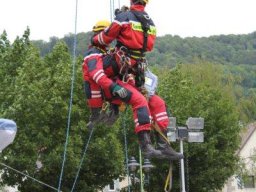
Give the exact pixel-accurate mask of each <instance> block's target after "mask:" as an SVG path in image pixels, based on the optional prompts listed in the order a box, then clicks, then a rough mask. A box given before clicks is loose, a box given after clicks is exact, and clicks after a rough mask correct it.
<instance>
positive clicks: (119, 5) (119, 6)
mask: <svg viewBox="0 0 256 192" xmlns="http://www.w3.org/2000/svg"><path fill="white" fill-rule="evenodd" d="M118 8H119V9H121V4H120V0H118Z"/></svg>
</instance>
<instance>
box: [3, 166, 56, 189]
mask: <svg viewBox="0 0 256 192" xmlns="http://www.w3.org/2000/svg"><path fill="white" fill-rule="evenodd" d="M0 165H2V166H4V167H6V168H8V169H11V170H13V171H15V172H17V173H19V174H21V175H23V176H25V177H26V178H29V179H32V180H33V181H36V182H38V183H40V184H42V185H44V186H46V187H49V188H51V189H53V190H54V191H58V189H57V188H55V187H52V186H50V185H48V184H46V183H44V182H42V181H39V180H37V179H35V178H33V177H31V176H29V175H27V174H25V173H22V172H21V171H19V170H17V169H14V168H12V167H10V166H8V165H6V164H4V163H0Z"/></svg>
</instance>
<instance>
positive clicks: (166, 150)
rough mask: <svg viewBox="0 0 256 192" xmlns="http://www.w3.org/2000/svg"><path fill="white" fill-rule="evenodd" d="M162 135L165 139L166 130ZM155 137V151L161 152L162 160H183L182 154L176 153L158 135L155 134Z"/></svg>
mask: <svg viewBox="0 0 256 192" xmlns="http://www.w3.org/2000/svg"><path fill="white" fill-rule="evenodd" d="M162 134H163V135H164V136H165V138H166V139H167V130H165V131H162ZM156 137H157V149H158V150H160V151H161V152H162V157H163V158H165V159H170V160H179V159H183V158H184V156H183V154H182V153H178V152H176V151H175V150H174V149H173V148H172V147H171V146H170V144H169V143H168V142H167V141H166V139H165V138H164V137H163V136H162V135H161V134H160V133H158V132H156Z"/></svg>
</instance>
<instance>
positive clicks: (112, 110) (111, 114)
mask: <svg viewBox="0 0 256 192" xmlns="http://www.w3.org/2000/svg"><path fill="white" fill-rule="evenodd" d="M106 114H107V115H106V117H105V118H104V119H103V120H102V122H103V123H104V124H105V125H107V126H112V125H113V124H114V123H115V122H116V121H117V119H118V118H119V106H118V105H116V104H110V107H109V110H108V111H107V112H106Z"/></svg>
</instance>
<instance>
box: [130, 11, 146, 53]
mask: <svg viewBox="0 0 256 192" xmlns="http://www.w3.org/2000/svg"><path fill="white" fill-rule="evenodd" d="M131 12H132V13H133V14H134V16H135V17H136V18H137V19H138V20H139V22H140V23H141V25H142V30H143V35H144V40H143V47H142V53H145V52H146V49H147V44H148V33H147V32H148V30H149V29H150V17H149V16H148V14H147V13H146V12H144V11H143V12H142V11H131Z"/></svg>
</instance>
